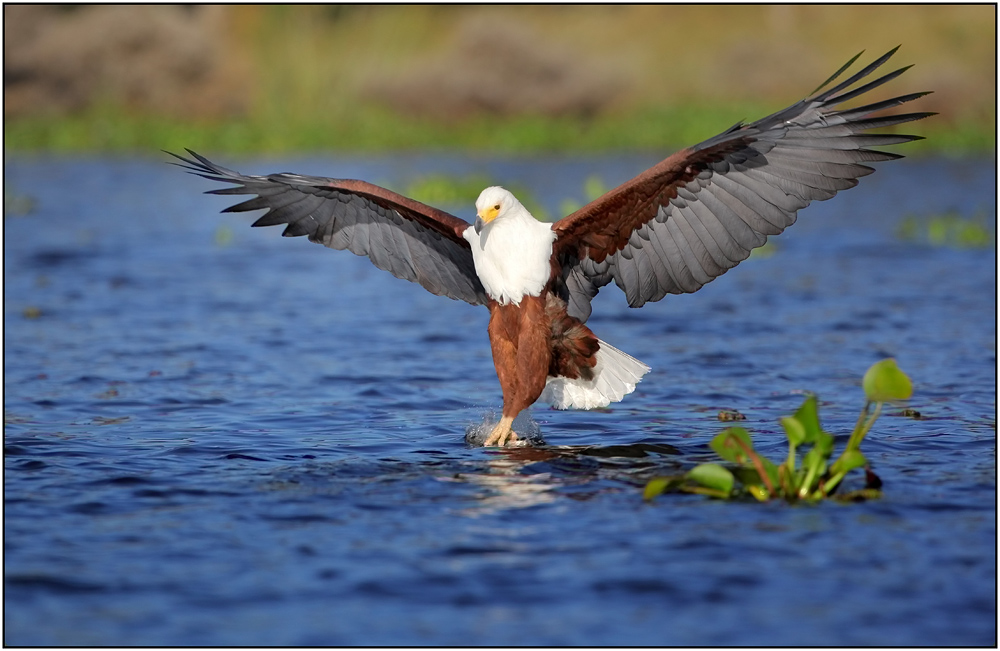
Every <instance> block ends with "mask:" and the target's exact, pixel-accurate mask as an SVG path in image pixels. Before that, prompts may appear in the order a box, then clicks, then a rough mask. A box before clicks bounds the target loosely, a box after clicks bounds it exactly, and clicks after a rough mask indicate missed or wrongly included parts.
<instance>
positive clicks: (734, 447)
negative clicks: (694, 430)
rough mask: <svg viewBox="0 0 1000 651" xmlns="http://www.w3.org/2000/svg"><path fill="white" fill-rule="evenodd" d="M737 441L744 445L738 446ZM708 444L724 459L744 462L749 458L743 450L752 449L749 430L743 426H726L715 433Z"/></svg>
mask: <svg viewBox="0 0 1000 651" xmlns="http://www.w3.org/2000/svg"><path fill="white" fill-rule="evenodd" d="M737 441H739V442H741V443H743V444H744V445H743V446H740V444H739V443H738V442H737ZM708 446H709V447H710V448H712V449H713V450H715V453H716V454H718V455H719V456H720V457H722V458H723V459H725V460H726V461H732V462H734V463H746V462H748V461H749V460H750V458H749V457H748V456H747V454H746V451H745V450H753V441H752V440H750V432H748V431H746V430H745V429H744V428H742V427H727V428H726V429H724V430H722V431H721V432H719V433H718V434H716V435H715V437H714V438H713V439H712V440H711V441H710V442H709V444H708Z"/></svg>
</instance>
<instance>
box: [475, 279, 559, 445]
mask: <svg viewBox="0 0 1000 651" xmlns="http://www.w3.org/2000/svg"><path fill="white" fill-rule="evenodd" d="M544 305H545V298H544V297H537V296H526V297H524V298H523V299H522V300H521V304H520V305H516V304H508V305H503V306H501V305H498V304H496V303H493V304H491V305H490V326H489V335H490V347H491V348H492V349H493V363H494V365H495V366H496V369H497V378H498V379H499V380H500V388H501V389H502V390H503V412H502V414H503V417H502V418H501V419H500V422H499V423H497V424H496V426H495V427H494V428H493V431H491V432H490V435H489V436H487V437H486V440H485V441H484V442H483V445H484V446H490V445H500V446H502V445H509V444H511V443H513V442H514V441H517V440H518V437H517V434H515V433H514V431H513V430H512V429H511V424H512V423H513V422H514V418H515V417H516V416H517V415H518V414H519V413H521V412H522V411H524V410H525V409H527V408H528V407H530V406H531V405H532V403H534V402H535V401H536V400H538V396H540V395H541V394H542V390H543V389H544V388H545V378H546V377H547V375H548V369H549V360H550V358H551V355H552V353H551V351H550V346H551V326H550V324H549V322H548V320H546V315H545V309H544Z"/></svg>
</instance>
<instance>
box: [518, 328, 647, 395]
mask: <svg viewBox="0 0 1000 651" xmlns="http://www.w3.org/2000/svg"><path fill="white" fill-rule="evenodd" d="M598 342H599V343H600V345H601V347H600V349H599V350H598V351H597V364H595V365H594V377H593V379H591V380H583V379H576V380H571V379H569V378H564V377H550V378H549V379H548V380H546V381H545V390H544V391H542V395H541V396H540V397H539V398H538V399H539V400H540V401H541V402H548V403H550V404H551V405H552V406H553V407H555V408H556V409H596V408H598V407H607V406H608V405H609V404H611V403H612V402H618V401H619V400H621V399H622V398H624V397H625V396H627V395H628V394H630V393H632V391H633V390H634V389H635V385H636V384H638V383H639V380H641V379H642V376H643V375H645V374H646V373H649V367H648V366H646V365H645V364H643V363H642V362H640V361H639V360H637V359H636V358H634V357H632V356H631V355H629V354H627V353H623V352H622V351H620V350H618V349H617V348H615V347H614V346H612V345H611V344H607V343H604V342H603V341H601V340H600V339H598Z"/></svg>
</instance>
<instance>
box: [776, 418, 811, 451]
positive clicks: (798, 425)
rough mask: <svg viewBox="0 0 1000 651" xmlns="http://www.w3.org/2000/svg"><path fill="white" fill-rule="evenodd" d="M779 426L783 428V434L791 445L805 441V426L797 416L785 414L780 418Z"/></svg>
mask: <svg viewBox="0 0 1000 651" xmlns="http://www.w3.org/2000/svg"><path fill="white" fill-rule="evenodd" d="M781 426H782V427H784V428H785V436H787V437H788V442H789V443H791V444H792V446H793V447H798V446H800V445H802V444H803V443H805V442H806V428H805V426H804V425H803V424H802V422H801V421H800V420H799V419H798V418H797V417H795V416H785V417H784V418H782V419H781Z"/></svg>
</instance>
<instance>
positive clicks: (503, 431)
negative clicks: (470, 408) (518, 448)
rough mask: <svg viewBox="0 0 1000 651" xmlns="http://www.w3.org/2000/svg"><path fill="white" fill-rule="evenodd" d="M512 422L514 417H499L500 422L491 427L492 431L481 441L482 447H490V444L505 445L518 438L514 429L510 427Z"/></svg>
mask: <svg viewBox="0 0 1000 651" xmlns="http://www.w3.org/2000/svg"><path fill="white" fill-rule="evenodd" d="M513 422H514V419H513V418H511V417H509V416H504V417H503V418H501V419H500V422H499V423H497V424H496V427H494V428H493V431H492V432H490V435H489V436H487V437H486V440H485V441H483V447H490V446H491V445H496V446H498V447H503V446H505V445H507V443H513V442H514V441H516V440H518V438H517V434H515V433H514V430H512V429H511V428H510V425H511V423H513Z"/></svg>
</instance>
